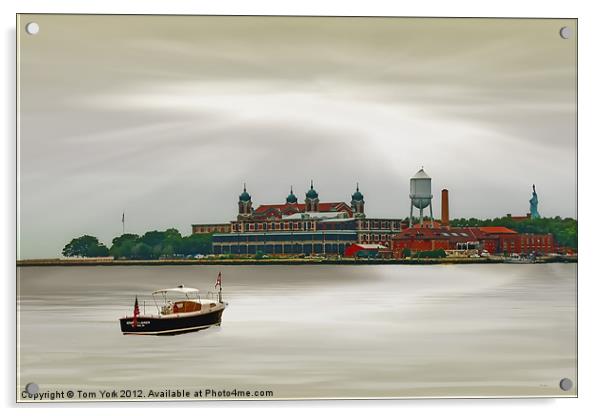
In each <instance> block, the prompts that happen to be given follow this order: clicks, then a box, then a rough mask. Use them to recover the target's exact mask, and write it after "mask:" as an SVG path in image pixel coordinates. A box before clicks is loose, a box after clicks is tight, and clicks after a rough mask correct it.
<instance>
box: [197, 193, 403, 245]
mask: <svg viewBox="0 0 602 416" xmlns="http://www.w3.org/2000/svg"><path fill="white" fill-rule="evenodd" d="M364 207H365V201H364V196H363V194H362V193H361V192H360V190H359V185H356V189H355V192H354V193H353V194H352V195H351V202H350V204H347V203H346V202H342V201H338V202H321V201H320V199H319V195H318V192H317V191H316V189H314V184H313V181H312V183H311V185H310V188H309V190H308V191H307V192H306V193H305V200H304V202H303V203H299V202H298V199H297V197H296V196H295V194H294V193H293V189H292V187H291V190H290V193H289V195H288V196H287V197H286V198H285V201H284V203H281V204H265V205H259V206H258V207H257V208H256V209H255V208H253V201H252V198H251V195H250V194H249V193H248V192H247V187H246V185H245V186H244V187H243V192H242V193H241V194H240V195H239V197H238V215H237V217H236V220H234V221H231V222H230V223H229V224H228V227H227V229H226V227H225V225H226V224H194V225H193V226H192V232H193V233H199V232H215V234H213V252H214V253H215V254H237V255H253V254H258V253H263V254H273V255H294V254H305V255H317V254H322V255H344V253H345V249H346V248H347V247H349V246H351V245H352V244H354V243H363V244H381V245H383V246H385V247H389V246H390V244H391V238H392V236H393V235H396V234H398V233H399V232H400V231H401V230H402V229H403V228H405V227H406V224H405V223H404V222H403V221H402V220H401V219H397V218H366V214H365V211H364ZM204 230H216V231H204Z"/></svg>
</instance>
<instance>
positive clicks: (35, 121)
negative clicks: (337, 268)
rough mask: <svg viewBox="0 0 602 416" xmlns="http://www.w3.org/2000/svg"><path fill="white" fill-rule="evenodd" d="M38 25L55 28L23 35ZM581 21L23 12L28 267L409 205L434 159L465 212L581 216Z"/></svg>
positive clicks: (23, 198) (24, 248)
mask: <svg viewBox="0 0 602 416" xmlns="http://www.w3.org/2000/svg"><path fill="white" fill-rule="evenodd" d="M29 21H36V22H38V23H39V25H40V32H39V33H38V34H37V35H35V36H31V35H27V34H25V32H24V30H23V27H24V26H25V24H26V23H27V22H29ZM562 26H570V27H571V28H573V33H575V32H576V22H575V21H573V20H527V19H523V20H503V19H491V20H485V19H401V18H301V17H297V18H295V17H149V16H58V15H55V16H53V15H45V16H37V15H28V16H24V17H22V18H21V20H20V23H19V29H18V31H19V42H20V45H19V74H20V87H19V88H20V98H21V101H20V144H19V145H20V163H19V169H20V170H19V174H20V210H19V212H20V224H19V225H20V238H19V242H20V247H19V251H18V253H19V256H20V258H34V257H57V256H58V255H60V251H61V249H62V247H63V246H64V245H65V244H66V243H67V242H69V241H70V240H71V238H73V237H77V236H80V235H83V234H91V235H95V236H97V237H99V239H100V240H101V241H103V242H104V243H106V244H108V245H110V242H111V239H112V238H113V237H115V236H117V235H119V234H120V233H121V215H122V212H124V211H125V217H126V232H134V233H143V232H145V231H147V230H154V229H165V228H168V227H176V228H178V229H179V230H180V231H181V232H182V234H189V233H190V231H191V228H190V224H192V223H204V222H207V223H211V222H227V221H230V220H232V219H234V218H235V216H236V213H237V205H236V204H237V200H238V195H239V194H240V192H241V190H242V184H243V182H246V183H247V189H248V191H249V193H250V194H251V195H252V198H253V203H254V206H258V205H259V204H262V203H281V202H284V199H285V197H286V196H287V194H288V192H289V188H290V185H293V187H294V190H295V193H296V194H297V196H298V197H299V199H300V200H302V199H303V198H304V192H305V191H306V190H307V189H308V187H309V182H310V179H313V180H314V183H315V187H316V190H317V191H318V192H319V194H320V200H321V201H323V202H328V201H346V202H349V200H350V198H351V194H352V193H353V191H354V188H355V183H356V182H359V183H360V189H361V191H362V192H363V194H364V196H365V200H366V213H367V215H368V216H373V217H388V218H391V217H393V218H395V217H399V218H402V217H406V216H407V215H408V214H409V209H410V203H409V198H408V192H409V178H410V177H411V176H412V175H413V174H414V173H415V172H416V171H417V170H418V169H419V168H420V167H421V166H424V169H425V170H426V172H427V173H428V174H429V175H430V176H431V177H432V178H433V194H434V196H435V198H434V202H433V204H434V213H435V216H436V217H438V216H439V213H440V190H441V189H442V188H447V189H449V191H450V211H451V212H450V214H451V216H452V218H457V217H473V216H474V217H481V218H489V217H498V216H503V215H505V214H506V213H513V214H515V215H518V214H525V213H526V212H528V209H529V202H528V201H529V199H530V197H531V194H530V192H531V185H532V184H536V186H537V190H538V194H539V201H540V206H539V210H540V213H541V214H542V215H543V216H556V215H560V216H563V217H564V216H570V217H576V147H577V143H576V132H575V130H576V114H575V109H576V89H575V86H576V40H575V37H573V38H572V39H569V40H563V39H562V38H561V37H560V36H559V29H560V28H561V27H562Z"/></svg>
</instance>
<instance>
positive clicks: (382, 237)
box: [359, 234, 391, 243]
mask: <svg viewBox="0 0 602 416" xmlns="http://www.w3.org/2000/svg"><path fill="white" fill-rule="evenodd" d="M359 241H360V242H364V243H365V242H368V241H391V234H360V236H359Z"/></svg>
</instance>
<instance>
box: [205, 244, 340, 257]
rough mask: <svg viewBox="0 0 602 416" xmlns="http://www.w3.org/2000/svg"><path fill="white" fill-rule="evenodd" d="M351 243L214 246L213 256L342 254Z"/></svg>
mask: <svg viewBox="0 0 602 416" xmlns="http://www.w3.org/2000/svg"><path fill="white" fill-rule="evenodd" d="M350 244H351V243H346V244H343V243H338V244H334V243H326V244H322V243H316V244H298V243H295V244H232V245H214V246H213V253H214V254H242V255H245V254H305V255H312V254H341V255H342V254H344V252H345V248H346V247H348V246H349V245H350Z"/></svg>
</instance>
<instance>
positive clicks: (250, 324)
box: [17, 264, 577, 398]
mask: <svg viewBox="0 0 602 416" xmlns="http://www.w3.org/2000/svg"><path fill="white" fill-rule="evenodd" d="M218 271H221V272H222V275H223V283H224V298H225V300H226V301H228V302H229V306H228V308H227V309H226V311H225V312H224V316H223V323H222V326H221V327H213V328H210V329H208V330H205V331H201V332H196V333H191V334H185V335H178V336H173V337H152V336H147V337H143V336H124V335H122V334H121V332H120V330H119V323H118V321H117V319H118V318H119V317H121V316H123V315H125V314H126V313H127V314H131V312H132V309H133V301H134V296H135V295H138V296H139V299H140V302H141V308H143V305H144V303H143V299H147V302H146V309H147V312H150V311H151V304H150V302H149V301H148V300H149V299H150V298H149V297H148V295H149V294H150V292H152V291H153V290H156V289H160V288H164V287H173V286H177V285H179V284H184V285H186V286H192V287H197V288H199V289H201V290H203V291H205V290H208V289H210V288H211V287H212V285H213V282H214V281H215V276H216V275H217V273H218ZM576 272H577V268H576V265H575V264H533V265H530V264H527V265H522V264H521V265H519V264H492V265H477V264H470V265H432V266H429V265H414V266H408V265H374V266H367V265H366V266H340V265H332V266H330V265H324V266H322V265H304V266H301V265H299V266H198V267H197V266H161V267H152V266H150V267H149V266H146V267H144V266H123V267H119V266H104V267H103V266H99V267H22V268H19V269H18V279H19V280H18V284H19V299H18V312H19V336H20V338H19V339H20V343H19V348H18V359H19V363H18V376H19V377H18V379H19V385H18V386H17V387H18V390H19V391H21V390H23V388H24V386H25V384H27V383H28V382H31V381H34V382H36V383H38V384H39V385H40V387H41V390H42V391H44V390H49V389H68V388H86V389H92V390H93V389H103V388H104V389H106V388H110V389H113V388H130V389H136V388H144V389H146V388H157V389H166V388H172V389H176V388H188V389H206V388H212V389H215V390H221V389H229V390H231V389H233V388H237V389H243V390H252V391H254V390H271V391H273V397H274V398H302V397H403V396H406V397H407V396H428V395H435V396H480V395H486V396H508V395H553V396H558V395H575V394H576V387H575V388H574V389H573V390H571V391H569V392H563V391H562V390H560V389H559V388H558V382H559V380H560V379H561V378H563V377H569V378H571V379H572V380H573V381H574V382H575V384H576V342H577V340H576V290H575V289H576Z"/></svg>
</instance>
